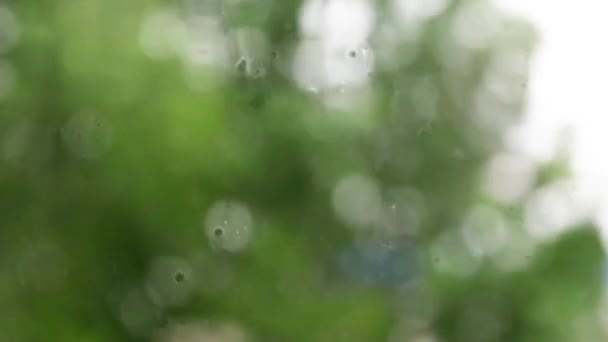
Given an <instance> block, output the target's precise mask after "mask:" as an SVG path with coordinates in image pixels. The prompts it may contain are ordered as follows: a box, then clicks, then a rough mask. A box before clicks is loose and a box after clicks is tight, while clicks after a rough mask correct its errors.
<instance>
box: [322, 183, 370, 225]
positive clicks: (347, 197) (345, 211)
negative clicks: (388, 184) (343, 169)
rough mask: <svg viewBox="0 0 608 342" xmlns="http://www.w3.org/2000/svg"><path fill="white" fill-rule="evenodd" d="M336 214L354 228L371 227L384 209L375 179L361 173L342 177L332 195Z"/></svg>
mask: <svg viewBox="0 0 608 342" xmlns="http://www.w3.org/2000/svg"><path fill="white" fill-rule="evenodd" d="M332 206H333V208H334V212H335V213H336V216H337V217H338V218H339V219H340V220H341V221H342V222H343V223H345V224H347V225H349V226H351V227H353V228H369V227H370V225H372V224H374V223H376V222H377V220H378V217H379V215H380V213H381V210H382V195H381V193H380V188H379V186H378V183H377V182H376V180H375V179H373V178H371V177H369V176H366V175H361V174H352V175H348V176H345V177H343V178H341V179H340V180H339V181H338V182H337V183H336V186H335V188H334V191H333V195H332Z"/></svg>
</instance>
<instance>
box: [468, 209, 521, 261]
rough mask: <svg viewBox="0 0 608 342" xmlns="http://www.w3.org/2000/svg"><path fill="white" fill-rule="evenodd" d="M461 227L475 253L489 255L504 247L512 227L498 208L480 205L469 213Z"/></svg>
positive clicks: (469, 246)
mask: <svg viewBox="0 0 608 342" xmlns="http://www.w3.org/2000/svg"><path fill="white" fill-rule="evenodd" d="M461 229H462V234H463V237H464V240H465V242H466V244H467V246H468V248H469V250H470V251H471V252H472V253H473V254H474V255H476V256H489V255H494V254H495V253H497V252H498V251H500V250H501V249H502V248H503V247H504V245H505V244H506V242H507V239H508V235H509V229H510V227H509V226H508V225H507V222H506V220H505V219H504V217H503V215H502V214H501V212H499V211H498V210H497V209H494V208H492V207H489V206H485V205H478V206H476V207H474V208H472V209H471V210H470V211H469V212H468V213H467V215H466V216H465V219H464V222H463V224H462V228H461Z"/></svg>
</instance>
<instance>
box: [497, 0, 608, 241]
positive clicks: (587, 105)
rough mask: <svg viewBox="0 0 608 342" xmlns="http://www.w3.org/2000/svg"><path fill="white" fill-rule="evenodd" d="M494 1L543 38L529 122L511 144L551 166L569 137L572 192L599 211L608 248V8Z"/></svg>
mask: <svg viewBox="0 0 608 342" xmlns="http://www.w3.org/2000/svg"><path fill="white" fill-rule="evenodd" d="M494 3H496V4H498V5H499V6H501V7H502V8H503V9H505V10H507V11H509V12H510V13H512V14H513V15H518V16H524V17H526V18H528V19H530V20H531V21H532V23H533V24H534V25H535V26H536V28H537V29H538V31H539V33H540V35H541V40H540V42H539V44H538V46H537V48H536V52H535V55H534V62H533V67H532V69H531V79H530V82H529V86H528V89H529V92H530V101H529V105H528V107H527V108H526V116H525V120H523V121H522V122H521V123H520V124H519V125H518V126H517V127H514V128H513V129H512V130H511V132H510V133H509V135H508V136H507V139H506V141H507V143H508V144H509V145H510V146H511V147H512V148H514V149H517V150H518V151H521V152H522V153H525V154H526V155H527V156H529V157H530V158H533V159H534V160H538V161H541V162H545V161H548V160H550V159H551V158H553V157H555V155H556V154H557V153H559V152H561V151H560V148H562V147H563V146H562V145H561V144H562V143H564V141H562V139H563V138H564V136H563V134H564V133H565V132H569V133H570V138H571V141H570V142H571V144H570V146H569V152H570V155H571V167H572V169H573V180H574V185H573V188H575V189H576V191H578V192H579V193H581V194H584V196H583V197H584V198H583V199H584V201H586V202H589V201H592V202H594V203H595V204H596V205H597V209H598V210H597V213H596V215H595V217H596V219H597V221H598V223H599V224H600V227H601V229H602V235H603V239H604V244H605V246H608V242H607V241H608V220H607V218H608V176H607V175H608V159H606V158H603V157H602V156H603V154H604V147H605V146H606V145H608V135H606V129H605V127H606V113H607V112H608V103H607V102H606V91H605V88H606V87H605V84H604V83H605V80H606V79H608V64H607V63H606V60H608V47H607V45H606V44H603V43H602V42H603V41H605V32H608V22H607V21H606V20H605V13H606V12H607V10H608V3H606V2H605V1H596V0H581V1H578V2H577V3H576V15H573V14H572V13H573V12H572V10H573V8H574V7H573V4H572V3H570V2H551V4H550V5H549V4H547V3H546V2H543V1H527V0H494ZM547 6H549V7H550V10H548V7H547ZM553 211H554V212H556V211H557V209H555V210H553ZM539 229H542V228H540V227H539ZM552 229H553V228H552ZM549 235H550V233H549Z"/></svg>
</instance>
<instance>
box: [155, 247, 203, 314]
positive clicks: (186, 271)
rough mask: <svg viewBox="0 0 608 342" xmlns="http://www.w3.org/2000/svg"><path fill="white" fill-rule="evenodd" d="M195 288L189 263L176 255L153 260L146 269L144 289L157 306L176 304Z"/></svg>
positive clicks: (179, 303)
mask: <svg viewBox="0 0 608 342" xmlns="http://www.w3.org/2000/svg"><path fill="white" fill-rule="evenodd" d="M194 288H195V282H194V274H193V271H192V267H191V266H190V263H189V262H188V261H186V260H184V259H181V258H176V257H163V258H159V259H157V260H155V261H154V262H153V263H152V265H151V266H150V268H149V270H148V274H147V277H146V291H147V293H148V295H149V296H150V298H151V299H152V300H153V302H154V303H156V304H157V305H159V306H162V307H165V306H178V305H181V304H183V303H184V302H186V301H187V300H188V299H189V298H190V296H191V295H192V293H193V291H194Z"/></svg>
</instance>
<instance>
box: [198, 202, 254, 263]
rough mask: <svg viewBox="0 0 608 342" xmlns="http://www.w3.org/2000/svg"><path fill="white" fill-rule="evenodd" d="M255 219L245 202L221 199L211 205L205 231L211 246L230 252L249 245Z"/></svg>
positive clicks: (206, 218)
mask: <svg viewBox="0 0 608 342" xmlns="http://www.w3.org/2000/svg"><path fill="white" fill-rule="evenodd" d="M252 229H253V219H252V217H251V213H250V211H249V208H248V207H247V205H245V204H244V203H241V202H238V201H232V200H220V201H216V202H215V203H213V205H211V207H210V208H209V210H208V211H207V215H206V217H205V232H206V234H207V238H208V239H209V241H210V243H211V246H212V247H213V248H216V249H219V250H225V251H228V252H238V251H241V250H243V249H245V248H246V247H247V245H248V244H249V242H250V240H251V237H252V233H253V232H252Z"/></svg>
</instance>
